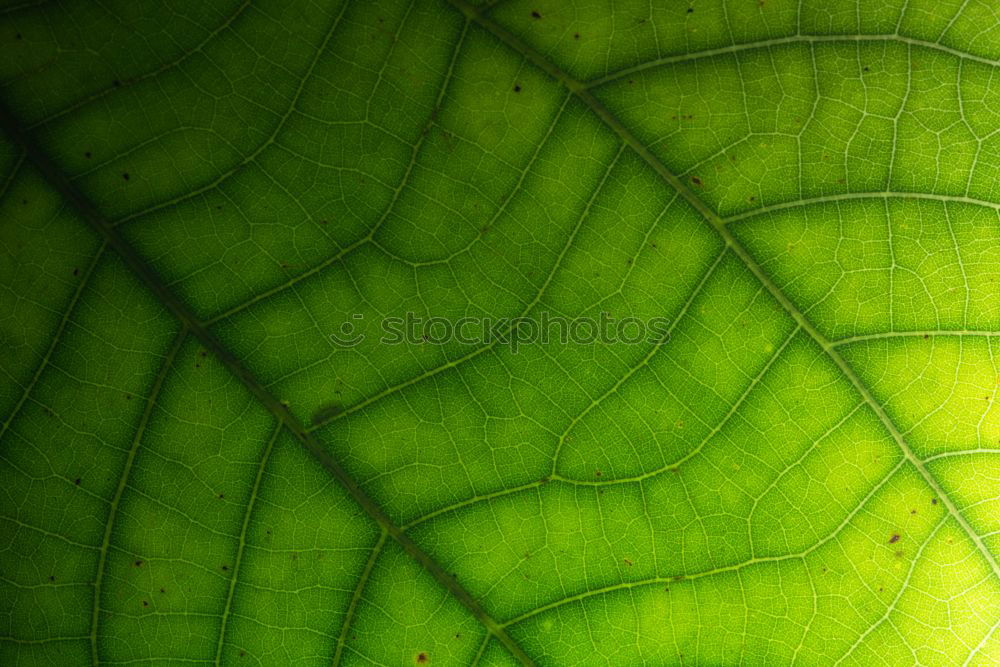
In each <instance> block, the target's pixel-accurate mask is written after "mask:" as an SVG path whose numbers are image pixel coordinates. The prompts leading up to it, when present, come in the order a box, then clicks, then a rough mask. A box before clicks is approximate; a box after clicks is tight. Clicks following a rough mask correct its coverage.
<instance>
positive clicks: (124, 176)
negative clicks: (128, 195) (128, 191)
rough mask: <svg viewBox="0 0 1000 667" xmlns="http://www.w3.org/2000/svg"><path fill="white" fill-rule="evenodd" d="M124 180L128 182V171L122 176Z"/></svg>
mask: <svg viewBox="0 0 1000 667" xmlns="http://www.w3.org/2000/svg"><path fill="white" fill-rule="evenodd" d="M122 178H124V179H125V180H126V181H127V180H128V179H129V175H128V172H127V171H126V172H124V173H123V174H122Z"/></svg>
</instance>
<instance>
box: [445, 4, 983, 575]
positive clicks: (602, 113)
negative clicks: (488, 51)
mask: <svg viewBox="0 0 1000 667" xmlns="http://www.w3.org/2000/svg"><path fill="white" fill-rule="evenodd" d="M448 2H449V3H450V4H451V5H452V6H453V7H455V8H456V9H457V10H458V11H460V12H462V13H463V14H464V15H465V16H466V17H467V18H469V19H470V20H473V21H475V22H476V23H477V24H479V25H480V26H482V27H483V28H485V29H486V30H487V31H489V32H490V33H491V34H492V35H493V36H494V37H496V38H497V39H498V40H500V41H501V42H502V43H503V44H505V45H506V46H508V47H509V48H511V49H512V50H513V51H515V52H516V53H518V54H520V55H521V56H522V57H524V58H525V59H527V60H528V61H530V62H531V63H533V64H534V65H535V66H536V67H538V68H539V69H541V70H543V71H544V72H546V73H547V74H548V75H549V76H551V77H552V78H553V79H555V80H556V81H557V82H559V83H560V84H561V85H562V86H564V87H566V88H567V89H569V90H570V91H571V92H572V93H573V94H574V95H576V96H577V97H578V98H579V99H580V100H581V101H582V102H583V103H584V104H586V105H587V106H588V107H589V108H590V110H591V111H592V112H593V113H594V114H595V115H596V116H597V117H598V118H600V119H601V120H602V121H603V122H604V123H605V125H607V126H608V127H609V128H610V129H611V130H612V131H614V132H615V134H617V135H618V136H619V137H620V138H621V140H622V141H624V142H625V144H626V145H627V146H629V147H630V148H631V149H632V150H633V151H635V152H636V154H638V155H639V157H641V158H642V159H643V161H644V162H646V164H648V165H649V166H650V167H651V168H652V169H653V170H654V171H655V172H656V173H657V174H658V175H659V176H660V178H661V179H662V180H664V181H665V182H666V183H667V184H668V185H670V186H671V187H673V188H674V189H675V190H676V191H677V192H679V193H680V194H681V196H682V197H684V199H685V200H686V201H687V202H688V203H689V204H690V205H691V206H692V207H694V208H695V210H697V211H698V212H699V213H701V215H702V216H703V217H704V218H705V220H706V221H707V222H708V223H709V225H711V226H712V228H713V229H715V231H716V232H717V233H718V234H719V236H721V237H722V239H723V241H724V242H725V244H726V246H727V247H729V248H731V249H732V251H733V252H734V253H735V254H736V256H738V257H739V258H740V260H741V261H742V262H743V263H744V264H745V265H746V267H747V269H749V270H750V272H751V273H753V275H754V276H755V277H756V278H757V280H759V281H760V282H761V284H763V285H764V287H765V288H766V289H767V291H768V292H769V293H770V294H771V295H772V296H773V297H774V298H775V300H777V301H778V303H780V304H781V307H782V308H784V310H785V311H786V312H787V313H788V314H789V315H790V316H791V317H792V318H793V319H794V320H795V321H796V323H798V325H799V326H800V327H802V329H803V330H804V331H805V332H806V333H808V334H809V336H810V337H811V338H812V339H813V340H814V341H816V343H817V344H818V345H819V346H820V347H821V348H822V349H823V351H824V352H825V353H826V355H827V356H828V357H829V358H830V359H831V360H832V361H833V362H834V364H836V366H837V368H839V369H840V371H841V373H843V375H844V377H846V378H847V379H848V380H849V381H850V383H851V384H852V385H853V386H854V388H855V390H856V391H857V392H858V393H859V394H860V395H861V397H862V399H863V400H864V401H865V403H867V404H868V406H869V407H870V408H871V409H872V410H873V411H874V412H875V414H876V415H877V416H878V418H879V421H880V422H881V423H882V425H883V426H884V427H885V428H886V430H888V431H889V433H890V435H891V436H892V439H893V440H895V442H896V444H897V446H898V447H899V448H900V450H901V451H902V452H903V456H904V457H905V458H906V460H907V461H909V462H910V464H911V465H913V467H914V468H915V469H916V470H917V472H918V473H919V474H920V476H921V477H923V479H924V481H925V482H926V483H927V485H928V486H929V487H930V488H931V489H932V490H933V491H934V493H935V495H936V496H937V497H938V498H939V499H940V500H941V502H942V503H943V504H944V506H945V508H946V509H947V510H948V514H949V515H951V517H952V518H953V519H955V521H956V522H957V523H958V524H959V526H961V528H962V530H963V531H964V532H965V533H966V535H967V536H968V538H969V539H970V540H971V541H972V543H973V544H974V545H975V547H976V550H977V551H978V552H979V553H980V554H981V555H982V556H983V558H985V559H986V562H987V563H988V564H989V566H990V568H991V569H992V571H993V574H994V576H996V577H997V579H1000V564H998V562H997V559H996V558H995V557H994V556H993V554H992V553H991V552H990V550H989V549H987V548H986V545H985V544H983V541H982V539H981V538H980V537H979V535H978V534H976V532H975V531H974V530H973V529H972V526H970V525H969V522H968V521H966V520H965V517H964V516H963V515H962V513H961V512H959V511H958V508H957V507H956V506H955V504H954V503H953V502H952V500H951V498H950V497H949V495H948V494H947V493H946V492H945V490H944V489H943V488H942V487H941V485H940V483H938V481H937V478H935V477H934V476H933V475H932V474H931V473H930V471H929V470H928V469H927V468H926V466H925V465H924V464H923V462H922V461H921V460H920V459H919V458H917V456H916V455H915V454H914V453H913V450H912V449H911V448H910V445H909V444H908V443H907V442H906V440H905V439H904V438H903V435H902V433H901V432H900V431H899V428H897V426H896V424H895V423H894V422H893V421H892V420H891V419H890V418H889V415H888V414H887V413H886V411H885V409H884V408H883V406H882V405H881V404H880V403H879V402H878V401H877V400H875V397H874V395H873V394H872V392H871V390H870V389H869V388H868V386H867V385H866V384H865V383H864V382H862V381H861V378H860V377H859V376H858V374H857V373H856V372H855V371H854V369H853V368H852V367H851V366H850V365H849V364H848V363H847V360H846V359H844V357H843V356H841V354H840V352H839V351H838V350H837V348H836V346H835V345H834V343H832V342H831V341H830V340H829V339H828V338H827V337H826V336H824V335H823V334H822V333H821V332H820V331H819V330H818V329H817V328H816V326H815V325H814V324H813V323H812V321H810V320H809V318H807V317H806V316H805V315H804V314H803V313H802V311H800V310H799V309H798V307H797V306H795V304H793V303H792V301H791V300H790V299H789V298H788V297H787V296H786V295H785V293H784V292H783V291H782V290H781V289H780V288H779V287H778V286H777V285H776V284H775V283H774V281H773V280H771V277H770V276H769V275H768V274H767V273H765V272H764V270H763V269H762V268H761V267H760V265H759V264H758V263H757V262H756V260H754V258H753V257H752V256H751V255H750V253H749V252H748V251H747V249H746V248H744V247H743V245H742V244H741V243H740V242H739V241H738V240H737V239H736V237H735V236H733V234H732V233H731V232H730V230H729V228H727V227H726V221H725V220H723V219H722V218H721V217H720V216H719V215H718V214H717V213H716V212H715V211H714V210H712V208H711V207H710V206H709V205H708V204H707V203H705V202H704V201H703V200H702V199H701V198H700V197H698V195H696V194H695V193H694V192H693V191H692V190H691V188H689V187H688V186H687V184H686V183H684V182H683V181H682V180H681V179H680V178H678V177H677V176H676V175H675V174H674V173H673V172H671V171H670V170H669V169H668V168H667V167H666V165H665V164H663V162H661V161H660V159H659V158H658V157H656V155H654V154H653V152H652V151H650V150H649V149H648V148H646V146H645V145H644V144H643V143H642V142H641V141H639V139H638V138H637V137H636V136H635V135H634V134H633V133H632V131H631V130H629V128H627V127H626V126H625V125H624V123H622V122H621V121H620V120H619V119H618V118H617V117H616V116H615V115H614V114H613V113H612V112H611V110H610V109H608V108H607V107H606V106H604V104H603V103H602V102H601V101H600V100H598V99H597V98H596V97H595V96H594V95H593V94H592V93H591V92H590V90H589V89H588V86H587V84H586V83H584V82H582V81H579V80H578V79H576V78H574V77H572V76H571V75H570V74H569V73H567V72H565V71H563V70H562V69H561V68H560V67H558V66H557V65H556V64H554V63H552V62H551V61H549V60H548V59H547V58H545V56H543V55H542V54H541V53H539V52H538V51H537V50H536V49H534V48H533V47H531V46H530V45H528V44H527V43H525V42H524V41H523V40H521V39H520V38H519V37H517V36H516V35H514V34H513V33H511V32H510V31H508V30H507V29H506V28H504V27H503V26H501V25H500V24H498V23H496V22H495V21H493V20H492V19H491V18H489V17H488V16H485V15H484V14H483V13H482V12H481V11H480V10H479V9H477V8H475V7H473V6H472V5H470V4H468V2H467V1H466V0H448Z"/></svg>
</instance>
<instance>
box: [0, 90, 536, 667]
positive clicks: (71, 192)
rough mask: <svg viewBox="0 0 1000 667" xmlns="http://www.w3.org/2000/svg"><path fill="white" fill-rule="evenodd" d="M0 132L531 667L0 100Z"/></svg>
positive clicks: (520, 652)
mask: <svg viewBox="0 0 1000 667" xmlns="http://www.w3.org/2000/svg"><path fill="white" fill-rule="evenodd" d="M0 127H2V128H3V130H4V131H5V132H6V133H7V134H8V136H9V137H10V138H11V140H12V141H13V142H14V143H15V144H17V145H18V146H20V147H21V148H22V149H23V150H24V152H25V154H26V155H27V156H28V159H29V160H30V161H31V162H32V164H34V165H35V167H36V168H37V169H38V170H39V172H41V174H42V176H43V177H44V178H45V180H46V181H48V183H49V185H50V186H51V187H52V188H53V189H54V190H55V191H56V192H58V193H59V194H60V195H61V196H62V197H63V199H64V200H65V201H66V202H67V204H68V205H70V206H71V207H72V208H73V209H75V210H76V212H77V214H78V215H80V217H82V218H83V219H84V220H85V221H86V222H87V224H88V225H90V226H91V227H92V228H93V229H94V230H95V231H96V232H97V233H98V234H100V235H101V236H102V237H103V238H104V239H105V241H106V242H107V245H108V246H110V247H111V248H113V249H114V250H115V252H117V253H118V255H119V256H120V257H121V258H122V260H123V261H124V262H125V264H126V265H127V266H128V267H129V269H130V270H131V271H132V272H133V273H134V274H135V275H136V277H137V278H139V280H141V281H142V282H143V284H144V285H145V286H146V287H147V288H148V289H149V290H150V291H151V292H152V293H153V295H154V296H155V297H156V299H157V300H158V301H159V302H160V303H161V304H162V305H163V306H164V307H165V308H167V310H169V311H170V312H171V313H172V314H173V316H174V317H176V318H177V320H178V321H179V322H180V324H181V327H182V328H183V329H184V330H186V331H187V332H189V333H190V334H191V335H192V336H194V337H195V338H197V339H198V340H199V342H201V344H202V346H203V347H204V348H205V349H206V350H208V351H209V352H211V353H212V354H213V355H214V356H215V357H216V359H218V361H219V362H220V363H222V364H223V365H224V366H225V367H226V368H227V369H228V370H229V372H231V373H232V374H233V375H234V376H235V377H236V379H237V380H239V382H240V383H241V384H242V385H243V386H244V387H246V389H247V390H248V391H249V392H250V393H251V394H252V395H253V396H254V398H256V399H257V400H258V401H259V402H260V403H261V404H262V405H263V406H264V407H265V408H266V409H267V410H268V411H269V412H270V413H271V414H272V415H274V417H275V418H276V419H277V420H278V421H279V422H280V423H281V424H283V425H284V426H285V427H286V428H287V429H288V430H289V431H290V432H291V433H292V435H294V436H295V437H296V438H297V439H298V440H299V442H300V443H302V445H303V447H304V448H305V449H306V451H307V452H309V454H311V455H312V456H313V458H315V459H316V461H318V462H319V464H320V465H321V466H323V468H324V469H325V470H326V471H327V473H329V474H330V475H331V476H332V477H333V478H334V479H336V480H337V481H338V482H339V483H340V484H341V486H343V487H344V489H345V490H346V491H347V493H348V494H349V495H350V496H351V498H352V499H353V500H354V502H356V503H357V504H358V505H359V506H361V508H362V509H363V510H364V512H365V513H366V514H367V515H368V516H369V517H370V518H371V519H372V520H374V521H375V522H376V523H377V524H378V525H379V526H380V527H381V528H382V530H384V531H385V532H386V533H388V534H389V535H390V536H392V538H393V539H395V540H396V541H397V542H398V543H399V545H400V546H401V547H402V548H403V550H404V551H405V552H406V553H407V554H409V555H410V557H411V558H413V559H414V560H416V561H417V562H418V563H419V564H420V565H421V566H422V567H423V568H424V569H425V570H426V571H427V572H428V573H429V574H430V575H431V576H432V577H433V578H434V579H435V580H436V581H437V582H438V583H439V584H440V585H441V586H443V587H444V588H445V590H447V591H448V592H449V593H450V594H451V595H452V596H453V597H454V598H455V599H456V600H457V601H458V602H459V603H460V604H461V605H462V606H463V607H465V608H466V609H467V610H468V611H469V612H470V613H471V614H472V615H473V616H474V617H475V618H476V619H477V620H478V621H479V622H480V623H481V624H482V625H483V627H485V628H486V630H487V632H488V633H490V634H491V635H493V636H494V637H496V638H497V640H499V641H500V642H501V643H502V644H503V645H504V646H505V647H506V648H507V650H508V651H510V652H511V654H512V655H513V656H514V657H515V658H517V659H518V660H519V661H520V662H521V663H522V664H524V665H534V661H533V660H532V659H531V658H530V657H529V656H528V655H527V653H525V652H524V649H522V648H521V647H520V646H519V645H518V644H517V643H516V642H515V641H514V640H513V638H511V636H510V635H509V634H508V633H507V631H506V629H505V628H504V626H503V625H501V624H500V623H498V622H497V621H496V620H495V619H494V618H493V617H492V616H490V615H489V614H488V613H487V612H486V610H485V609H484V608H483V607H482V606H481V605H480V604H479V602H478V601H477V600H476V599H475V598H474V597H472V595H471V594H470V593H469V592H468V591H466V590H465V588H464V587H463V586H462V585H461V584H460V583H459V582H458V580H457V579H456V578H455V577H454V576H452V575H451V574H450V573H448V572H447V571H446V570H445V569H444V568H443V567H442V566H441V565H440V564H439V563H438V562H437V561H435V560H434V559H433V558H432V557H431V556H430V554H428V553H427V552H425V551H424V550H423V549H421V548H420V547H419V546H418V545H417V544H416V543H415V542H414V541H413V540H412V539H410V537H409V536H408V535H406V534H405V533H404V532H403V530H402V528H400V527H399V526H397V525H396V524H395V523H394V522H393V521H392V519H390V518H389V516H388V515H387V514H386V513H385V511H384V510H383V509H382V508H381V507H380V506H379V505H378V504H377V503H376V502H375V501H374V500H373V499H372V498H371V497H370V496H369V495H368V494H367V493H366V492H365V491H364V490H363V489H362V488H361V487H360V486H359V485H358V483H357V482H356V481H354V478H352V477H351V476H350V475H349V474H348V473H347V471H346V470H345V469H344V468H343V467H342V466H341V465H340V463H339V462H338V461H337V460H336V459H334V458H333V456H331V455H330V453H329V452H327V451H326V449H324V448H323V446H322V445H321V444H320V442H319V441H318V440H317V439H316V438H315V437H314V436H313V435H312V434H311V433H309V432H308V431H307V430H306V428H305V426H304V425H303V424H302V422H301V421H299V419H298V418H297V417H295V415H293V414H292V413H291V412H290V411H289V410H288V408H287V407H286V406H285V405H284V404H283V403H282V402H281V401H280V400H279V399H278V398H277V397H275V396H274V395H273V394H272V393H271V392H270V391H268V389H267V388H266V387H265V386H264V385H263V384H262V383H261V382H260V381H259V380H258V379H257V378H256V377H255V376H254V375H253V374H252V373H251V372H250V371H249V370H248V369H247V368H246V367H245V366H244V365H243V364H242V363H241V362H240V360H239V359H238V358H237V357H236V355H234V354H233V353H232V352H230V350H229V349H228V348H226V347H225V346H224V345H223V344H222V343H221V342H220V341H219V340H218V339H217V338H216V337H215V336H214V335H213V334H212V333H211V332H209V331H208V329H207V328H206V327H205V325H204V323H203V322H201V320H199V319H198V317H197V316H196V315H195V314H194V311H192V310H191V309H190V308H189V307H188V306H187V304H185V303H184V302H183V301H182V300H181V299H180V298H179V297H178V296H177V295H175V294H174V293H173V292H172V291H171V290H170V289H169V288H168V287H167V286H166V284H165V283H164V282H163V280H162V279H161V278H160V276H159V275H158V274H157V273H156V271H154V270H153V268H152V267H150V266H149V265H148V264H146V262H145V260H143V259H142V257H141V256H140V255H139V253H138V252H136V250H135V249H134V248H133V247H132V246H131V245H130V244H129V243H128V241H126V240H125V238H124V237H123V236H122V235H121V233H120V232H119V231H118V230H117V229H116V228H115V227H114V226H113V225H112V224H111V222H110V221H109V220H108V219H107V218H106V217H105V216H104V215H103V214H102V213H101V212H100V211H99V210H98V208H97V207H96V206H95V205H94V204H93V203H92V202H91V201H90V200H89V199H87V198H86V197H85V196H84V195H83V193H82V192H80V191H79V190H78V189H77V187H76V186H75V185H73V183H72V182H70V180H69V177H68V176H67V175H66V174H65V173H64V172H63V171H62V169H60V168H59V167H58V166H57V165H56V164H55V162H54V161H53V160H52V159H51V158H50V157H49V155H48V154H47V153H46V152H45V151H44V150H42V149H41V147H39V146H38V144H37V143H35V141H34V140H33V138H31V137H29V136H28V135H27V134H26V133H25V132H23V131H22V130H21V126H20V124H19V123H18V121H17V119H16V118H15V117H14V115H13V114H12V113H11V111H10V109H9V108H8V107H7V105H6V103H4V102H3V101H2V100H0Z"/></svg>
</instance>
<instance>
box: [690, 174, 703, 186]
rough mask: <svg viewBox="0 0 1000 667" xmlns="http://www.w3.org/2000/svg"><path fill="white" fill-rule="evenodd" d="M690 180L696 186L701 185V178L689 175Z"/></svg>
mask: <svg viewBox="0 0 1000 667" xmlns="http://www.w3.org/2000/svg"><path fill="white" fill-rule="evenodd" d="M691 182H692V183H694V184H695V185H697V186H698V187H701V186H702V182H701V179H700V178H698V177H697V176H692V177H691Z"/></svg>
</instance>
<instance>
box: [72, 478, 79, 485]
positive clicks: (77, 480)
mask: <svg viewBox="0 0 1000 667" xmlns="http://www.w3.org/2000/svg"><path fill="white" fill-rule="evenodd" d="M73 483H74V484H76V485H77V486H80V478H79V477H77V478H76V479H74V480H73Z"/></svg>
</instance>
